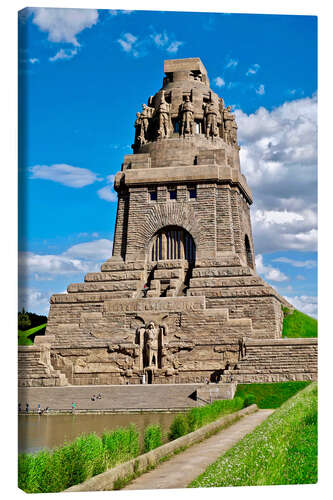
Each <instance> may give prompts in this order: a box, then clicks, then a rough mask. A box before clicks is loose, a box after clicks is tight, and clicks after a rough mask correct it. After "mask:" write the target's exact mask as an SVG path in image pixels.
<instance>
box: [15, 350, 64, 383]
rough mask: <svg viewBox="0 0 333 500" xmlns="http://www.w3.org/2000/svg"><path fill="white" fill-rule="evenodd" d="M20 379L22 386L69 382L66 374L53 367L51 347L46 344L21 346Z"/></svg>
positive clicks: (19, 351) (19, 356)
mask: <svg viewBox="0 0 333 500" xmlns="http://www.w3.org/2000/svg"><path fill="white" fill-rule="evenodd" d="M18 380H19V385H20V386H21V387H28V386H30V387H33V386H38V387H39V386H42V387H54V386H64V385H67V384H68V382H67V379H66V376H65V375H64V374H63V373H61V372H60V371H59V370H54V368H53V367H52V365H51V363H50V349H49V346H46V345H33V346H20V347H19V350H18Z"/></svg>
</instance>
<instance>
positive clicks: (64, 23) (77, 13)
mask: <svg viewBox="0 0 333 500" xmlns="http://www.w3.org/2000/svg"><path fill="white" fill-rule="evenodd" d="M31 10H32V12H33V14H34V17H33V21H32V22H33V23H34V24H36V25H37V26H38V27H39V29H40V30H41V31H44V32H47V33H48V39H49V40H50V41H51V42H56V43H60V42H62V43H71V44H73V45H74V46H76V47H79V46H80V43H79V42H78V40H77V38H76V37H77V35H78V34H79V33H81V31H83V30H84V29H86V28H91V27H92V26H94V25H95V24H96V23H97V21H98V11H97V10H95V9H61V8H58V9H57V8H39V7H37V8H32V9H31Z"/></svg>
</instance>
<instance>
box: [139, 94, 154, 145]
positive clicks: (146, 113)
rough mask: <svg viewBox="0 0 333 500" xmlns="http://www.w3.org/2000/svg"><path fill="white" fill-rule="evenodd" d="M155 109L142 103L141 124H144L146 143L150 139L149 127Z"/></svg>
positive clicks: (144, 139)
mask: <svg viewBox="0 0 333 500" xmlns="http://www.w3.org/2000/svg"><path fill="white" fill-rule="evenodd" d="M153 112H154V109H153V108H149V107H148V106H147V105H146V104H142V111H141V115H140V118H141V124H142V129H143V133H142V138H143V140H142V142H143V143H145V142H147V141H148V127H149V122H150V120H151V118H152V116H153Z"/></svg>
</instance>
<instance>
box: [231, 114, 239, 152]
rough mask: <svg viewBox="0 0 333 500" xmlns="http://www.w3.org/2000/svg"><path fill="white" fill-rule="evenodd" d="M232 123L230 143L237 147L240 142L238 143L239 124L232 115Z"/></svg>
mask: <svg viewBox="0 0 333 500" xmlns="http://www.w3.org/2000/svg"><path fill="white" fill-rule="evenodd" d="M231 118H232V121H231V131H230V142H231V144H232V145H233V146H237V144H238V141H237V129H238V127H237V123H236V120H235V115H231Z"/></svg>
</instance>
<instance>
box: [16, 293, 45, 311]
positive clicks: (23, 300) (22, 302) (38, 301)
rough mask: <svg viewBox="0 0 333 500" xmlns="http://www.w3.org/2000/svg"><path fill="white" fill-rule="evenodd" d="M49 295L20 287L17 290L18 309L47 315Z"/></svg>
mask: <svg viewBox="0 0 333 500" xmlns="http://www.w3.org/2000/svg"><path fill="white" fill-rule="evenodd" d="M49 299H50V294H49V293H48V292H45V291H42V290H38V289H36V288H30V287H21V288H19V290H18V309H19V311H21V310H22V308H23V307H24V309H25V310H26V311H28V312H34V313H35V314H46V315H47V314H48V310H49Z"/></svg>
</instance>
